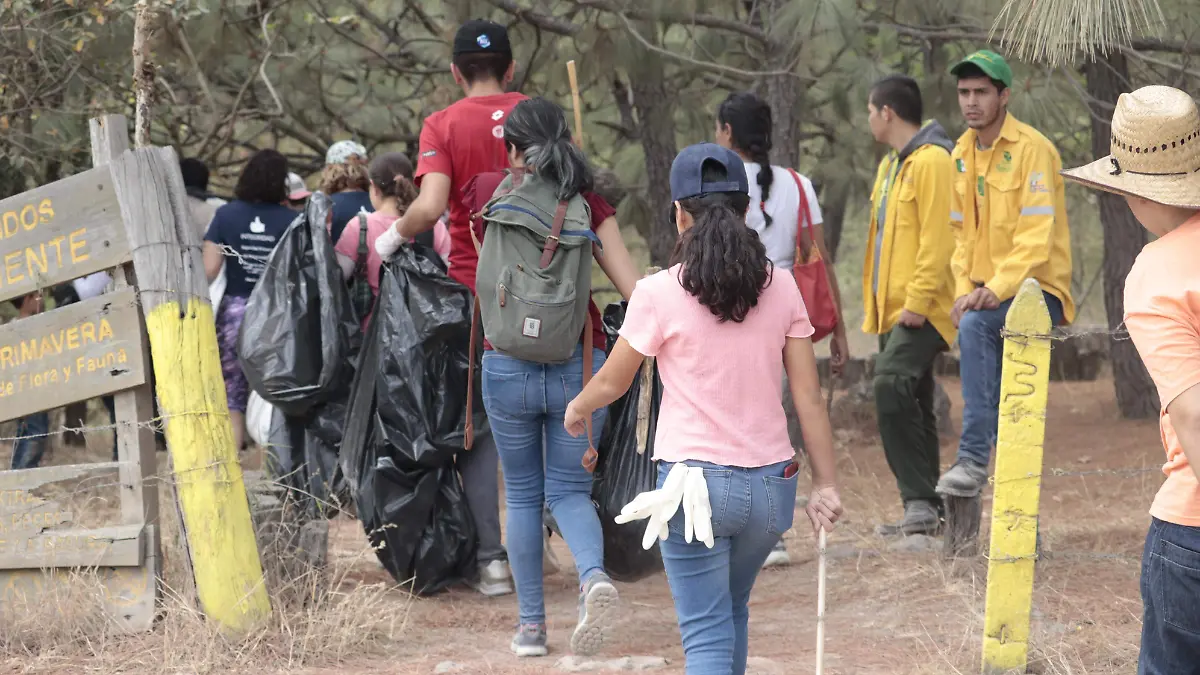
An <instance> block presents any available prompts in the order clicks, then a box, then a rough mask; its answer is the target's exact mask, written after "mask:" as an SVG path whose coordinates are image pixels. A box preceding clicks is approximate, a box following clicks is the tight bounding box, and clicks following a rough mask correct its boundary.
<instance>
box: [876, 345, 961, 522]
mask: <svg viewBox="0 0 1200 675" xmlns="http://www.w3.org/2000/svg"><path fill="white" fill-rule="evenodd" d="M945 349H946V341H945V340H943V339H942V336H941V335H940V334H938V332H937V330H936V329H935V328H934V327H933V326H932V325H930V324H929V323H928V322H926V323H925V325H924V326H921V327H920V328H906V327H904V326H901V325H897V326H896V327H895V328H893V329H892V330H891V331H889V332H888V333H885V334H884V335H880V336H879V355H878V356H876V357H875V381H874V385H875V413H876V416H877V417H878V420H879V436H880V437H881V438H882V439H883V452H884V454H885V455H886V456H887V461H888V466H889V467H891V469H892V473H893V474H895V476H896V484H897V485H898V486H899V487H900V497H901V499H903V500H904V501H906V502H907V501H910V500H913V499H927V500H930V501H933V502H938V501H939V498H938V495H937V493H936V492H935V491H934V487H935V486H936V485H937V481H938V474H939V472H940V466H939V464H938V433H937V416H936V415H935V414H934V410H933V389H934V382H933V361H934V359H935V358H936V357H937V355H938V353H939V352H942V351H944V350H945Z"/></svg>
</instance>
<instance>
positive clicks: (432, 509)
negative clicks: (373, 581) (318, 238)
mask: <svg viewBox="0 0 1200 675" xmlns="http://www.w3.org/2000/svg"><path fill="white" fill-rule="evenodd" d="M379 286H380V287H379V297H378V299H377V300H376V303H375V312H374V313H373V314H372V316H371V321H370V324H369V326H368V327H367V334H366V339H365V341H364V343H363V349H362V362H363V363H369V364H375V367H373V368H361V369H359V372H358V373H357V374H356V376H355V378H354V384H353V386H352V390H351V394H350V400H349V404H348V409H349V411H350V412H349V415H348V416H347V418H346V425H345V434H344V436H343V439H342V446H341V456H340V464H341V469H342V473H343V475H344V476H345V479H346V481H347V483H348V484H349V486H350V488H351V491H352V493H353V497H354V503H355V507H356V509H357V511H358V517H359V520H361V521H362V524H363V529H364V530H366V532H367V535H368V538H369V539H370V540H371V542H372V544H373V546H374V547H375V552H376V555H377V556H378V557H379V560H380V562H382V563H383V566H384V567H385V568H386V569H387V570H388V572H389V573H390V574H391V575H392V576H393V577H394V578H395V579H396V580H397V581H399V582H401V583H405V584H407V583H410V582H411V583H412V584H413V591H414V592H415V593H418V594H430V593H434V592H437V591H439V590H441V589H444V588H446V587H447V586H449V585H450V584H453V583H456V582H458V581H462V580H464V579H467V578H470V577H471V576H473V575H474V574H475V568H476V549H477V541H476V535H475V524H474V521H473V520H472V518H471V514H470V511H468V510H467V506H466V499H465V496H464V493H463V489H462V486H461V484H460V482H459V478H458V473H457V471H455V469H454V456H455V455H456V454H457V453H458V452H460V451H462V450H463V438H464V435H463V427H464V423H465V421H466V388H467V387H466V382H467V365H468V361H467V352H468V345H469V340H470V332H469V331H470V325H471V315H470V311H471V298H470V294H469V292H468V291H467V290H466V288H465V287H463V286H462V285H460V284H457V283H455V282H454V281H452V280H450V278H449V277H447V276H446V268H445V266H444V264H443V263H442V262H441V259H440V258H438V257H437V254H436V253H435V252H434V251H433V250H432V249H430V248H428V247H425V246H422V245H420V244H408V245H405V246H403V247H401V249H400V251H399V252H397V254H396V255H395V256H394V257H393V258H392V260H390V261H389V262H388V263H387V264H386V265H384V268H383V270H382V274H381V277H380V284H379ZM476 391H478V390H476ZM476 410H482V406H477V407H476Z"/></svg>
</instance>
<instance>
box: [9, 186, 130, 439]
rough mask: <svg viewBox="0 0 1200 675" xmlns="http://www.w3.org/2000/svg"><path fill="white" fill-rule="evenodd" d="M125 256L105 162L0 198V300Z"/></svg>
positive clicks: (117, 207) (117, 206)
mask: <svg viewBox="0 0 1200 675" xmlns="http://www.w3.org/2000/svg"><path fill="white" fill-rule="evenodd" d="M129 259H130V251H129V244H128V239H127V238H126V236H125V226H124V225H123V224H122V221H121V207H120V204H119V203H118V201H117V194H116V192H115V190H114V189H113V179H112V172H111V170H110V169H109V168H108V167H107V166H101V167H98V168H95V169H91V170H90V171H84V172H83V173H80V174H76V175H74V176H71V177H70V178H64V179H63V180H60V181H57V182H55V183H51V184H49V185H45V186H43V187H40V188H37V189H36V190H30V191H29V192H25V193H22V194H19V195H17V196H15V197H9V198H8V199H5V200H3V201H0V301H3V300H10V299H12V298H18V297H21V296H23V295H25V294H27V293H31V292H33V291H36V290H39V289H43V288H48V287H50V286H53V285H55V284H59V283H62V282H64V281H70V280H72V279H77V278H79V277H82V276H85V275H88V274H91V273H92V272H99V271H100V270H103V269H107V268H110V267H116V266H117V265H120V264H121V263H124V262H126V261H128V260H129ZM6 419H8V418H6Z"/></svg>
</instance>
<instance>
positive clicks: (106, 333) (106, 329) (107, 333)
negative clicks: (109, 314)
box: [96, 319, 113, 342]
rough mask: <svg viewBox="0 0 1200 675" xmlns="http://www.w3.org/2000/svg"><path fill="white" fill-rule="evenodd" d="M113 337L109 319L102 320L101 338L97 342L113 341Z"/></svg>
mask: <svg viewBox="0 0 1200 675" xmlns="http://www.w3.org/2000/svg"><path fill="white" fill-rule="evenodd" d="M112 336H113V330H112V326H110V325H108V319H100V336H99V337H97V338H96V342H104V341H105V340H111V339H112Z"/></svg>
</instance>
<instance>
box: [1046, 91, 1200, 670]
mask: <svg viewBox="0 0 1200 675" xmlns="http://www.w3.org/2000/svg"><path fill="white" fill-rule="evenodd" d="M1111 143H1112V145H1111V154H1110V155H1109V156H1108V157H1105V158H1103V159H1100V160H1098V161H1096V162H1093V163H1091V164H1089V165H1087V166H1084V167H1081V168H1078V169H1072V170H1069V171H1064V172H1063V175H1064V176H1065V177H1066V178H1068V179H1069V180H1074V181H1078V182H1080V183H1083V184H1084V185H1087V186H1089V187H1094V188H1097V189H1100V190H1104V191H1107V192H1113V193H1116V194H1119V195H1122V196H1124V197H1125V201H1126V202H1127V203H1128V204H1129V208H1130V210H1131V211H1133V215H1134V216H1135V217H1137V219H1138V221H1139V222H1141V224H1142V226H1143V227H1145V228H1146V229H1147V230H1149V231H1150V233H1151V234H1154V235H1155V236H1156V237H1158V239H1157V240H1155V241H1153V242H1151V243H1149V244H1147V245H1146V246H1145V248H1143V249H1142V252H1141V253H1140V254H1139V255H1138V258H1137V262H1135V263H1134V265H1133V269H1131V270H1130V271H1129V276H1128V277H1127V278H1126V279H1125V326H1126V328H1127V329H1128V330H1129V336H1130V337H1131V338H1132V339H1133V343H1134V345H1135V346H1137V350H1138V354H1140V355H1141V357H1142V361H1143V362H1144V363H1145V364H1146V368H1147V369H1148V370H1149V371H1150V376H1151V377H1152V378H1154V384H1155V386H1156V387H1157V388H1158V395H1159V398H1160V399H1161V402H1162V410H1161V412H1160V413H1159V427H1160V431H1161V435H1162V442H1163V447H1164V448H1165V449H1166V452H1167V463H1166V464H1165V465H1163V473H1165V474H1166V476H1167V479H1166V481H1165V482H1164V483H1163V485H1162V488H1160V489H1159V491H1158V495H1157V496H1156V497H1155V498H1154V504H1153V505H1152V506H1151V507H1150V515H1151V516H1152V518H1151V522H1150V532H1149V534H1148V535H1147V536H1146V547H1145V549H1144V551H1143V553H1142V584H1141V585H1142V603H1143V605H1144V607H1145V609H1144V613H1143V619H1142V649H1141V655H1140V657H1139V659H1138V673H1139V675H1167V674H1168V673H1170V674H1171V675H1184V674H1186V673H1200V610H1198V609H1197V606H1198V605H1200V481H1198V478H1200V474H1198V472H1200V265H1197V264H1196V262H1197V260H1200V109H1198V108H1197V106H1196V103H1195V101H1193V100H1192V97H1191V96H1189V95H1188V94H1186V93H1184V92H1182V91H1179V90H1178V89H1173V88H1171V87H1160V86H1153V87H1143V88H1141V89H1138V90H1137V91H1135V92H1133V93H1131V94H1122V95H1121V98H1120V99H1119V100H1118V101H1117V108H1116V112H1115V113H1114V114H1113V120H1112V141H1111Z"/></svg>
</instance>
